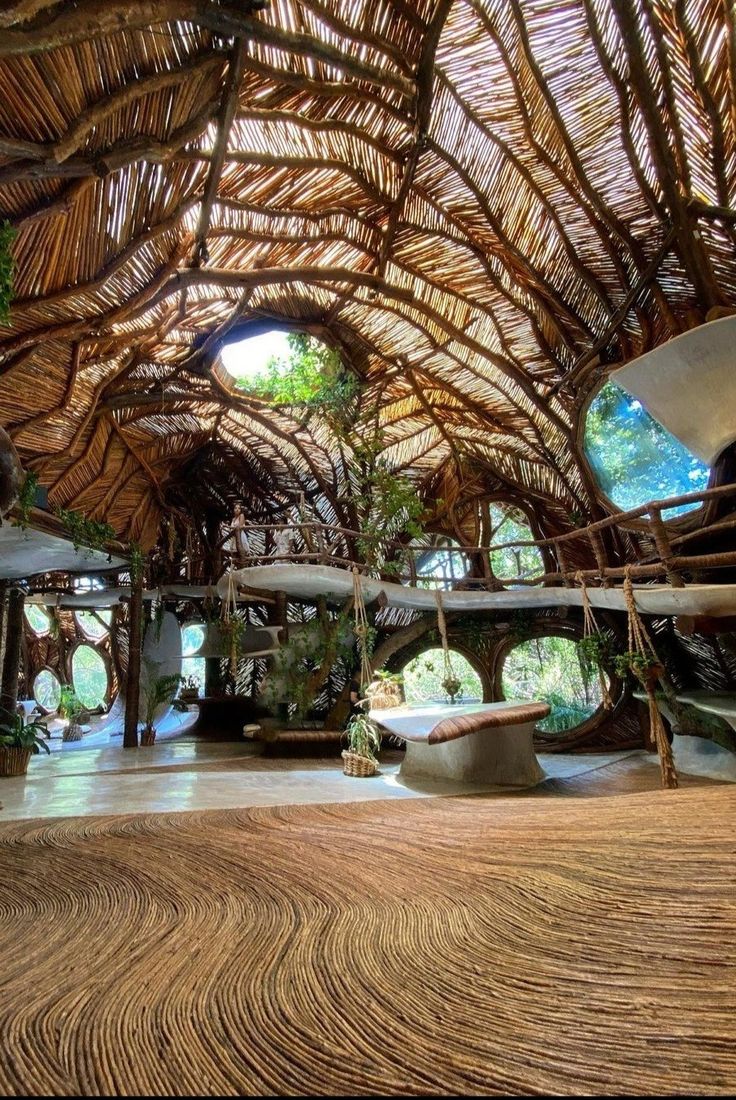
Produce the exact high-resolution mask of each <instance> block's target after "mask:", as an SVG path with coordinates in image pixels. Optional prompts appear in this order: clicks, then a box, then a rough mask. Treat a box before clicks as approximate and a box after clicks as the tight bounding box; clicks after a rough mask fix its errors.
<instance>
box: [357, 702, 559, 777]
mask: <svg viewBox="0 0 736 1100" xmlns="http://www.w3.org/2000/svg"><path fill="white" fill-rule="evenodd" d="M549 711H550V708H549V707H548V706H547V704H546V703H539V702H531V703H527V702H516V701H511V702H503V703H471V704H467V705H465V706H462V705H460V706H450V705H442V704H435V705H429V706H423V707H392V708H390V709H389V710H372V711H371V718H373V720H374V721H375V722H377V723H378V725H380V726H382V727H383V728H384V729H385V730H387V731H388V732H389V733H392V734H393V735H394V736H396V737H401V738H403V740H404V741H405V742H406V756H405V758H404V761H403V763H402V765H401V773H400V774H401V775H402V776H403V777H405V778H413V777H415V776H416V777H423V778H428V779H451V780H455V781H458V782H461V783H487V784H489V785H492V786H502V787H533V786H535V785H536V784H537V783H539V782H540V781H541V780H542V779H543V778H544V772H543V771H542V769H541V767H540V765H539V761H538V760H537V757H536V754H535V752H534V727H535V725H536V724H537V722H539V721H541V720H542V719H543V718H546V717H547V715H548V714H549Z"/></svg>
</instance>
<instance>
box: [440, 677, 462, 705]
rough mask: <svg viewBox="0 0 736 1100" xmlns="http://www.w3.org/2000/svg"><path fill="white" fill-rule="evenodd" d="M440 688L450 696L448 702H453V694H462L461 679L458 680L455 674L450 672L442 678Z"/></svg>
mask: <svg viewBox="0 0 736 1100" xmlns="http://www.w3.org/2000/svg"><path fill="white" fill-rule="evenodd" d="M442 690H443V691H444V692H446V694H447V695H449V696H450V702H451V703H454V702H455V696H456V695H462V692H463V685H462V683H461V681H460V680H458V678H457V676H455V675H454V674H451V675H449V676H445V678H444V680H443V681H442Z"/></svg>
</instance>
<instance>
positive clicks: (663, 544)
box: [649, 508, 685, 588]
mask: <svg viewBox="0 0 736 1100" xmlns="http://www.w3.org/2000/svg"><path fill="white" fill-rule="evenodd" d="M649 529H650V531H651V532H652V537H653V538H654V544H655V546H656V547H657V553H658V554H659V557H660V560H661V562H662V564H663V565H664V566H666V567H667V580H668V581H669V582H670V584H671V585H672V587H673V588H684V587H685V582H684V581H683V579H682V577H681V576H680V574H679V573H678V572H677V570H676V569H675V568H674V567H673V561H672V546H671V545H670V537H669V535H668V534H667V528H666V527H665V525H664V521H663V520H662V512H661V511H660V509H659V508H650V509H649Z"/></svg>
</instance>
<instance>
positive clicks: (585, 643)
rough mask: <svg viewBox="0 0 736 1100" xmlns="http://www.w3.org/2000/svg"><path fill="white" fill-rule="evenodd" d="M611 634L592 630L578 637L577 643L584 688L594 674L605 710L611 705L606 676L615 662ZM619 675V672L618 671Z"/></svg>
mask: <svg viewBox="0 0 736 1100" xmlns="http://www.w3.org/2000/svg"><path fill="white" fill-rule="evenodd" d="M613 644H614V639H613V635H612V634H610V633H609V632H608V631H607V630H594V631H593V632H592V633H590V634H586V635H585V636H584V637H582V638H580V639H579V640H578V643H577V650H578V661H579V663H580V675H581V676H582V678H583V683H584V684H585V687H586V688H589V687H590V685H591V683H592V682H593V679H594V677H595V676H597V677H598V682H599V684H600V688H601V698H602V699H603V706H604V708H605V710H610V709H611V707H612V706H613V700H612V699H611V693H610V691H609V687H608V676H607V674H610V671H611V669H612V668H613V667H614V664H615V654H614V652H613ZM618 675H621V673H618Z"/></svg>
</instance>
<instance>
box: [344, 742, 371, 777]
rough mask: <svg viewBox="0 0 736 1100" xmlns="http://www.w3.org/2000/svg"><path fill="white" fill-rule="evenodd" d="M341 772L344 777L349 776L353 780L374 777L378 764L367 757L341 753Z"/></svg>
mask: <svg viewBox="0 0 736 1100" xmlns="http://www.w3.org/2000/svg"><path fill="white" fill-rule="evenodd" d="M342 770H343V772H344V773H345V775H351V776H353V778H355V779H364V778H366V777H367V776H369V775H376V774H377V772H378V764H376V763H375V761H374V760H369V759H368V757H367V756H358V754H357V752H348V750H347V749H343V751H342Z"/></svg>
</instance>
